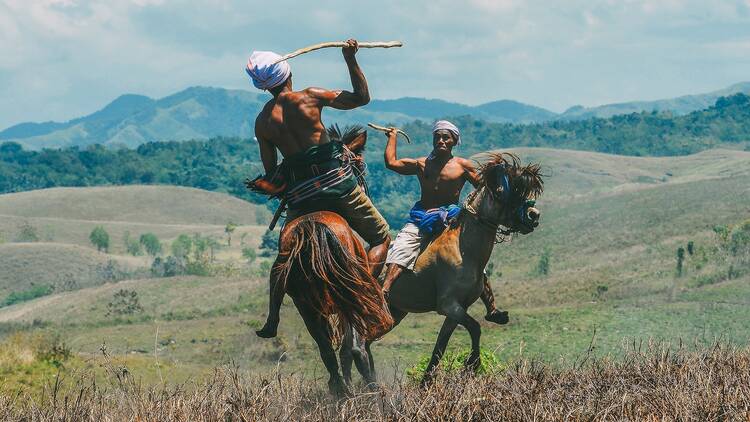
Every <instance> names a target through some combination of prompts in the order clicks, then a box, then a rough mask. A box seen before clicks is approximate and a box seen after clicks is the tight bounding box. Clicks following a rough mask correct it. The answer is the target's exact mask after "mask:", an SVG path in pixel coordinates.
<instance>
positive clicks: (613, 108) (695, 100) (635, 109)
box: [557, 82, 750, 120]
mask: <svg viewBox="0 0 750 422" xmlns="http://www.w3.org/2000/svg"><path fill="white" fill-rule="evenodd" d="M737 93H742V94H750V82H741V83H738V84H734V85H732V86H730V87H728V88H725V89H721V90H718V91H713V92H709V93H706V94H697V95H685V96H682V97H677V98H671V99H667V100H657V101H633V102H629V103H617V104H606V105H602V106H598V107H582V106H574V107H571V108H569V109H567V110H565V112H564V113H562V114H560V115H559V116H558V117H557V118H558V119H561V120H581V119H588V118H591V117H604V118H606V117H611V116H615V115H620V114H630V113H640V112H641V111H654V110H655V111H671V112H672V113H675V114H678V115H683V114H688V113H690V112H693V111H696V110H703V109H704V108H708V107H710V106H712V105H714V104H715V103H716V100H717V99H719V97H727V96H730V95H732V94H737Z"/></svg>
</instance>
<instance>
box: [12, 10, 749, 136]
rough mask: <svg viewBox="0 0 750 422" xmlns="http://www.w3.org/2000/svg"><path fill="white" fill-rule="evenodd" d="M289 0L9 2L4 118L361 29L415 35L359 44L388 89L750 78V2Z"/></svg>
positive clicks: (664, 91) (571, 98) (598, 90)
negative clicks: (385, 44)
mask: <svg viewBox="0 0 750 422" xmlns="http://www.w3.org/2000/svg"><path fill="white" fill-rule="evenodd" d="M275 5H276V8H274V9H271V8H268V7H265V4H264V3H247V2H239V1H233V0H225V1H220V2H201V3H198V5H195V2H182V1H163V0H133V1H124V0H122V1H114V2H108V3H107V4H101V3H97V2H82V1H74V0H46V1H37V2H22V1H20V0H0V48H2V49H3V50H4V51H5V52H7V54H5V55H3V57H2V58H0V75H1V77H0V94H2V96H3V98H5V99H6V100H5V101H3V102H2V103H0V128H6V127H9V126H12V125H14V124H17V123H21V122H26V121H49V120H54V121H67V120H70V119H72V118H76V117H80V116H83V115H87V114H90V113H92V112H94V111H96V110H99V109H100V108H102V107H103V106H104V105H106V104H107V103H109V102H110V101H112V100H114V99H115V98H117V97H118V96H120V95H122V94H127V93H132V94H139V95H146V96H148V97H151V98H161V97H164V96H166V95H170V94H172V93H174V92H178V91H181V90H183V89H185V88H188V87H191V86H211V87H221V88H227V89H244V90H249V91H253V88H252V87H251V86H250V84H249V82H248V80H247V78H246V76H245V75H244V72H243V71H242V67H243V66H244V63H245V61H246V59H247V56H248V55H249V53H250V51H251V50H253V49H259V50H273V51H277V52H279V53H285V52H288V51H291V50H294V49H297V48H299V47H303V46H306V45H310V44H314V43H317V42H322V41H331V40H343V39H345V38H347V37H350V36H352V37H356V38H358V39H360V40H362V41H375V40H382V41H387V40H396V39H397V40H401V41H403V42H404V44H405V46H404V47H403V48H401V49H389V50H362V51H361V53H360V54H359V58H360V63H361V65H362V67H363V70H364V72H365V74H366V76H367V77H368V81H369V83H370V89H371V94H372V97H373V98H376V99H394V98H400V97H407V96H408V97H422V98H435V99H441V100H445V101H450V102H458V103H463V104H468V105H477V104H482V103H486V102H489V101H495V100H503V99H508V100H514V101H518V102H522V103H526V104H530V105H534V106H538V107H543V108H546V109H548V110H551V111H554V112H562V111H564V110H566V109H567V108H569V107H571V106H574V105H583V106H587V107H590V106H598V105H603V104H611V103H621V102H630V101H651V100H658V99H664V98H673V97H679V96H683V95H690V94H699V93H704V92H710V91H715V90H718V89H722V88H726V87H728V86H730V85H732V84H735V83H739V82H743V81H747V80H750V25H748V24H750V0H733V1H721V2H713V3H711V4H703V3H701V2H698V1H691V0H669V1H654V0H630V1H614V0H604V1H583V0H578V1H572V2H566V3H565V4H557V3H553V4H545V3H544V2H539V1H535V2H521V1H520V0H498V1H490V0H471V1H466V2H460V3H459V2H448V1H438V2H429V3H427V2H419V3H408V4H401V3H398V2H393V1H386V2H384V3H382V6H381V7H378V8H371V9H366V10H365V9H364V8H365V7H367V6H363V5H359V4H351V3H349V2H343V1H330V2H326V3H325V4H324V5H310V4H301V5H297V4H294V3H292V2H285V1H280V2H277V3H276V4H275ZM365 12H366V13H365ZM456 16H460V17H461V18H460V19H457V18H456ZM290 63H291V65H292V68H293V73H294V76H295V86H297V87H300V86H323V87H327V88H331V89H342V88H347V87H348V84H349V81H348V76H347V73H346V68H345V65H344V63H343V60H342V59H341V54H340V52H339V51H337V50H336V49H331V50H325V51H318V52H314V53H311V54H308V55H306V56H302V57H299V58H296V59H293V60H292V61H291V62H290ZM256 92H260V91H256Z"/></svg>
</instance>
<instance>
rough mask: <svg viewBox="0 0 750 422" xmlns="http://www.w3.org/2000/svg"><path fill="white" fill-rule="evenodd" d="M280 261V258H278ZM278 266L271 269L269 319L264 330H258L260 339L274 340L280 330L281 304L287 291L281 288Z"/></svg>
mask: <svg viewBox="0 0 750 422" xmlns="http://www.w3.org/2000/svg"><path fill="white" fill-rule="evenodd" d="M277 259H278V258H277ZM275 268H276V264H275V263H274V266H273V267H272V269H271V277H270V279H269V284H270V289H269V291H270V293H269V297H268V317H267V318H266V323H265V325H263V328H261V329H260V330H257V331H256V332H255V334H257V335H258V337H263V338H272V337H276V331H277V330H278V328H279V312H280V311H281V304H282V303H283V302H284V295H285V291H284V289H283V288H282V286H280V283H279V274H278V272H277V271H274V269H275Z"/></svg>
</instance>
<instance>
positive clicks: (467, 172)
mask: <svg viewBox="0 0 750 422" xmlns="http://www.w3.org/2000/svg"><path fill="white" fill-rule="evenodd" d="M461 165H462V166H463V168H464V177H465V178H466V180H467V181H468V182H469V183H471V185H472V186H474V187H475V188H477V187H479V172H477V169H476V167H474V163H473V162H472V161H471V160H467V159H465V158H462V159H461Z"/></svg>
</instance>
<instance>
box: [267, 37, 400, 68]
mask: <svg viewBox="0 0 750 422" xmlns="http://www.w3.org/2000/svg"><path fill="white" fill-rule="evenodd" d="M403 45H404V43H402V42H401V41H388V42H381V41H375V42H360V43H357V46H358V47H359V48H391V47H402V46H403ZM331 47H346V42H344V41H332V42H322V43H320V44H315V45H311V46H309V47H305V48H300V49H299V50H296V51H293V52H291V53H289V54H285V55H283V56H281V58H280V59H278V60H276V61H275V62H273V64H276V63H279V62H283V61H284V60H289V59H291V58H292V57H297V56H299V55H300V54H305V53H309V52H311V51H315V50H320V49H321V48H331Z"/></svg>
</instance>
